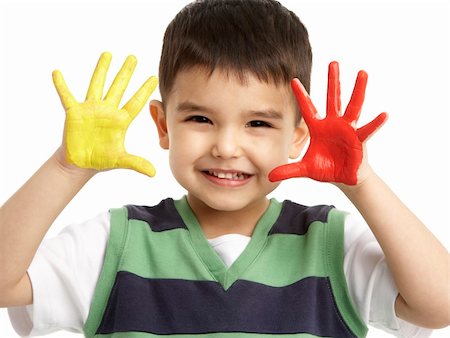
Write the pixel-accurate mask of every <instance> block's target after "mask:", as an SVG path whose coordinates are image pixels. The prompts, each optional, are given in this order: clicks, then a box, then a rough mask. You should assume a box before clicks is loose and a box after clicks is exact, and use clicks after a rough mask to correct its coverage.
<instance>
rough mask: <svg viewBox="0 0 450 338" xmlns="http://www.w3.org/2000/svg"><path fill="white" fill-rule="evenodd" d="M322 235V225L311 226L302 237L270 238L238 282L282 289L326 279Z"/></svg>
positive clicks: (314, 223)
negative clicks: (300, 283) (304, 279)
mask: <svg viewBox="0 0 450 338" xmlns="http://www.w3.org/2000/svg"><path fill="white" fill-rule="evenodd" d="M323 232H324V226H323V223H321V222H313V223H312V224H311V225H310V227H309V230H308V232H307V233H306V234H305V235H294V234H274V235H270V236H269V237H268V240H267V244H266V246H265V248H264V250H263V251H262V252H261V254H260V255H259V256H258V260H257V261H255V262H254V264H253V265H251V267H250V268H249V269H247V271H245V272H244V273H243V274H242V276H241V278H240V279H245V280H249V281H255V282H258V283H262V284H266V285H269V286H274V287H283V286H287V285H291V284H293V283H295V282H297V281H299V280H301V279H303V278H306V277H311V276H316V277H326V275H327V274H326V266H325V265H324V261H323V256H324V252H323V250H324V248H323V245H322V243H321V242H322V238H323V235H322V233H323Z"/></svg>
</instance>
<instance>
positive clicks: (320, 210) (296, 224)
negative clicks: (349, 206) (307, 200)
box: [269, 201, 334, 235]
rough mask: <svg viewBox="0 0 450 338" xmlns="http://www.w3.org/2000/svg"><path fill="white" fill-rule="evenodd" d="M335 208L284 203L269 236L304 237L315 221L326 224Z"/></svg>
mask: <svg viewBox="0 0 450 338" xmlns="http://www.w3.org/2000/svg"><path fill="white" fill-rule="evenodd" d="M333 208H334V207H333V206H329V205H317V206H313V207H306V206H304V205H300V204H297V203H294V202H291V201H284V202H283V208H282V209H281V213H280V216H279V217H278V219H277V221H276V222H275V224H274V225H273V227H272V229H271V231H270V233H269V235H273V234H296V235H304V234H306V233H307V232H308V229H309V226H310V225H311V223H313V222H315V221H320V222H323V223H325V222H326V221H327V219H328V213H329V212H330V210H331V209H333Z"/></svg>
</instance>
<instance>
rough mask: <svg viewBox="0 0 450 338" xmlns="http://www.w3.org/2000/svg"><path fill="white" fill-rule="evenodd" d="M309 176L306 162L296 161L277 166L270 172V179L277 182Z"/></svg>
mask: <svg viewBox="0 0 450 338" xmlns="http://www.w3.org/2000/svg"><path fill="white" fill-rule="evenodd" d="M304 176H307V168H306V166H305V164H304V163H302V162H296V163H289V164H284V165H282V166H279V167H276V168H275V169H273V170H272V171H271V172H270V173H269V181H271V182H276V181H281V180H285V179H288V178H293V177H304Z"/></svg>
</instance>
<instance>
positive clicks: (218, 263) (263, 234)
mask: <svg viewBox="0 0 450 338" xmlns="http://www.w3.org/2000/svg"><path fill="white" fill-rule="evenodd" d="M174 203H175V207H176V209H177V211H178V213H179V214H180V216H181V218H182V219H183V221H184V223H185V224H186V227H187V228H188V230H189V233H190V237H191V240H192V246H193V248H194V250H195V251H196V252H197V255H198V256H199V257H200V259H201V260H202V262H203V264H204V265H205V266H206V268H207V269H208V270H209V272H210V273H211V275H212V276H213V277H214V278H215V280H216V281H218V282H219V283H220V284H221V285H222V287H223V288H224V289H225V290H227V289H228V288H229V287H230V286H231V285H233V283H234V282H235V281H236V280H237V279H238V278H239V276H241V275H242V273H243V272H244V271H245V270H246V269H247V268H248V267H249V266H250V264H251V263H252V262H253V261H254V260H255V259H256V257H257V256H258V254H259V253H260V251H261V250H262V248H263V247H264V245H265V243H266V240H267V235H268V233H269V231H270V229H271V228H272V225H273V224H274V223H275V221H276V220H277V218H278V216H279V215H280V212H281V208H282V204H281V203H280V202H278V201H277V200H275V199H271V200H270V203H269V206H268V207H267V209H266V211H265V212H264V214H263V215H262V216H261V218H260V219H259V221H258V222H257V224H256V226H255V230H254V231H253V235H252V238H251V240H250V242H249V243H248V245H247V247H246V248H245V249H244V251H243V252H242V253H241V255H240V256H239V257H238V258H237V259H236V261H235V262H234V263H233V264H232V265H231V266H230V267H229V268H227V266H226V265H225V263H224V262H223V261H222V259H221V258H220V257H219V255H218V254H217V253H216V252H215V251H214V249H213V248H212V247H211V245H210V244H209V243H208V240H207V239H206V237H205V235H204V234H203V231H202V228H201V226H200V224H199V222H198V220H197V218H196V217H195V215H194V212H193V211H192V209H191V207H190V206H189V203H188V201H187V198H186V196H185V197H183V198H181V199H179V200H176V201H174Z"/></svg>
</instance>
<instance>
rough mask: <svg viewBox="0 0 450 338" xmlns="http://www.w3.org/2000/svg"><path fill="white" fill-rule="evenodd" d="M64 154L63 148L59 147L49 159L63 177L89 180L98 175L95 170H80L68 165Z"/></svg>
mask: <svg viewBox="0 0 450 338" xmlns="http://www.w3.org/2000/svg"><path fill="white" fill-rule="evenodd" d="M65 152H66V151H65V147H64V146H62V145H61V146H60V147H59V148H58V149H57V150H56V151H55V153H54V154H53V155H52V157H51V160H52V161H53V162H54V163H55V164H56V166H57V167H58V169H59V170H60V171H61V172H62V173H63V174H64V175H66V176H71V177H74V178H78V179H86V180H89V179H91V178H92V177H93V176H94V175H95V174H97V173H98V171H97V170H95V169H87V168H80V167H77V166H76V165H73V164H70V163H68V162H67V160H66V153H65Z"/></svg>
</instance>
